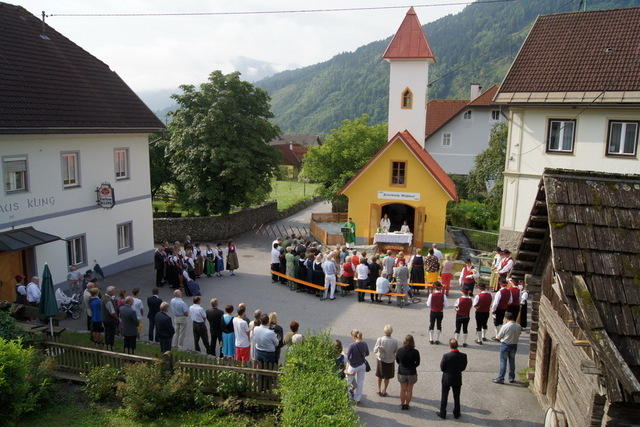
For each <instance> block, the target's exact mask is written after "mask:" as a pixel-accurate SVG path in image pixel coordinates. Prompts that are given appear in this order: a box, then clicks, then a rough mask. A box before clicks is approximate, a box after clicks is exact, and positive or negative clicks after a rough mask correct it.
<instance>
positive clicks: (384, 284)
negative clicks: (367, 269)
mask: <svg viewBox="0 0 640 427" xmlns="http://www.w3.org/2000/svg"><path fill="white" fill-rule="evenodd" d="M387 276H388V274H387V272H386V271H383V272H382V274H381V275H380V277H378V278H377V279H376V293H377V294H378V295H384V294H387V293H389V291H390V290H391V283H389V279H387ZM378 301H379V302H382V301H381V300H380V299H378ZM389 304H391V297H389Z"/></svg>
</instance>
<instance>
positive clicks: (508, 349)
mask: <svg viewBox="0 0 640 427" xmlns="http://www.w3.org/2000/svg"><path fill="white" fill-rule="evenodd" d="M504 317H505V319H507V323H506V324H504V325H503V326H502V328H500V332H498V335H497V336H496V338H498V339H499V340H500V372H499V373H498V376H497V377H496V378H494V379H493V382H494V383H498V384H504V375H505V372H506V370H507V363H508V364H509V382H510V383H515V382H516V351H517V350H518V340H519V339H520V332H521V331H522V327H521V326H520V325H518V324H517V323H516V322H515V320H516V319H514V318H513V313H511V312H507V313H506V314H505V316H504Z"/></svg>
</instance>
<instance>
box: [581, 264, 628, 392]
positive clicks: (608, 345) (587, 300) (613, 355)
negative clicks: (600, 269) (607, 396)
mask: <svg viewBox="0 0 640 427" xmlns="http://www.w3.org/2000/svg"><path fill="white" fill-rule="evenodd" d="M573 287H574V291H575V294H576V300H577V302H578V307H579V309H580V312H581V315H582V316H581V318H582V321H583V322H584V323H585V326H586V328H583V329H584V331H583V332H584V333H585V335H586V336H587V337H588V338H589V340H590V341H591V343H592V344H593V348H594V350H595V353H596V354H597V356H598V357H599V358H600V360H602V362H603V365H604V366H605V368H606V369H608V370H610V372H612V373H613V375H614V376H615V377H616V378H617V379H618V381H619V382H620V383H621V384H622V386H623V387H624V388H625V389H626V390H627V391H628V392H630V393H640V381H638V379H637V378H636V376H635V374H634V373H633V371H632V370H631V369H630V368H629V365H628V364H627V362H626V361H625V360H624V358H623V357H622V355H621V354H620V352H619V351H618V348H617V347H616V345H615V344H614V342H613V341H612V340H611V338H610V337H609V334H607V331H606V330H604V325H603V323H602V320H601V318H600V314H599V313H598V310H597V309H596V306H595V303H594V301H593V299H592V297H591V293H590V292H589V289H588V288H587V284H586V283H585V281H584V279H583V278H582V276H574V280H573ZM605 376H606V375H605Z"/></svg>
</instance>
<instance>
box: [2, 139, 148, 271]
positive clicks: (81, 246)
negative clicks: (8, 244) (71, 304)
mask: <svg viewBox="0 0 640 427" xmlns="http://www.w3.org/2000/svg"><path fill="white" fill-rule="evenodd" d="M147 138H148V137H147V135H146V134H140V135H135V134H131V135H129V134H122V135H12V136H9V135H0V147H2V150H1V152H2V165H1V167H2V176H3V180H4V181H3V184H4V185H3V187H4V188H3V194H2V202H1V203H0V233H2V232H5V231H10V230H16V229H21V228H25V227H33V228H35V229H36V230H38V231H41V232H45V233H48V234H52V235H54V236H58V237H60V238H61V240H58V241H55V242H51V243H47V244H43V245H39V246H35V247H33V248H32V249H31V250H27V252H28V253H25V257H30V258H31V257H32V259H31V260H29V263H30V264H31V263H32V265H31V268H27V270H28V271H27V272H30V273H36V272H41V271H42V268H43V266H44V264H45V263H48V264H49V267H50V269H51V272H52V274H53V278H54V283H60V282H64V281H65V280H66V277H67V271H68V267H69V266H71V265H76V266H78V267H79V268H80V269H81V270H85V269H90V268H92V267H93V265H94V261H97V262H98V264H99V265H100V266H102V267H103V270H104V271H105V273H106V274H111V273H115V272H117V271H121V270H125V269H128V268H131V267H135V266H138V265H142V264H147V263H149V262H150V260H151V259H152V253H153V218H152V208H151V194H150V190H149V189H150V184H149V148H148V141H147ZM103 183H109V184H111V186H112V187H113V190H114V191H113V193H114V199H115V205H114V206H113V207H111V208H102V207H100V206H99V205H98V204H97V193H96V190H97V189H98V187H99V186H100V185H101V184H103Z"/></svg>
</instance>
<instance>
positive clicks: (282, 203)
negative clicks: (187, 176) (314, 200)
mask: <svg viewBox="0 0 640 427" xmlns="http://www.w3.org/2000/svg"><path fill="white" fill-rule="evenodd" d="M271 185H272V189H271V193H270V194H269V196H268V197H267V200H275V201H277V202H278V210H283V209H287V208H289V207H291V206H293V205H294V204H296V203H298V202H301V201H302V200H306V199H310V198H311V197H313V196H314V194H315V190H316V188H318V186H319V185H320V184H315V183H306V184H305V183H304V182H299V181H272V183H271ZM167 191H173V190H172V189H167ZM168 204H171V205H172V211H173V212H179V213H181V214H182V216H188V215H189V212H188V211H186V210H184V209H182V207H181V206H180V204H178V203H169V202H165V201H161V200H154V201H153V202H152V206H153V209H154V210H156V208H157V210H158V211H161V212H166V211H167V205H168ZM236 211H238V209H234V210H232V211H231V213H233V212H236Z"/></svg>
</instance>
